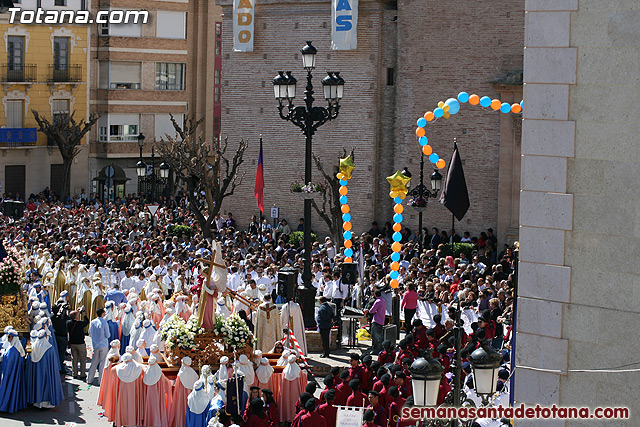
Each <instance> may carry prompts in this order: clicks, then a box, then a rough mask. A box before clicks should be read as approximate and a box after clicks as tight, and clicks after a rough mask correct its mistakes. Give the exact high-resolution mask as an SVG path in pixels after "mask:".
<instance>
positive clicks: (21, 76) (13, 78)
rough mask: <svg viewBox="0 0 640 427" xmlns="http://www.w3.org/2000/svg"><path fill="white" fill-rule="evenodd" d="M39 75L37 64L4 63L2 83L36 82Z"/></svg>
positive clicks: (0, 76)
mask: <svg viewBox="0 0 640 427" xmlns="http://www.w3.org/2000/svg"><path fill="white" fill-rule="evenodd" d="M37 76H38V67H37V65H35V64H13V65H9V64H3V65H2V75H0V79H1V80H2V83H25V82H35V81H36V78H37Z"/></svg>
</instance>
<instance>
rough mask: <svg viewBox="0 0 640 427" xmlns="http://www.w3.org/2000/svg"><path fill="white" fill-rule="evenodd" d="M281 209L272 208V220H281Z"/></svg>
mask: <svg viewBox="0 0 640 427" xmlns="http://www.w3.org/2000/svg"><path fill="white" fill-rule="evenodd" d="M279 214H280V208H276V207H272V208H271V218H280V216H279Z"/></svg>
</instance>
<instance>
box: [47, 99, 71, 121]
mask: <svg viewBox="0 0 640 427" xmlns="http://www.w3.org/2000/svg"><path fill="white" fill-rule="evenodd" d="M51 113H52V116H53V122H54V123H57V122H58V120H66V119H67V118H68V117H69V114H70V111H69V100H68V99H54V100H53V111H52V112H51Z"/></svg>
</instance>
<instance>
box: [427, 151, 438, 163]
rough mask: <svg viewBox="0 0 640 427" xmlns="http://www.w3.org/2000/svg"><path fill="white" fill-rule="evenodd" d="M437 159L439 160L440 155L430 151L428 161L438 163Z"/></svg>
mask: <svg viewBox="0 0 640 427" xmlns="http://www.w3.org/2000/svg"><path fill="white" fill-rule="evenodd" d="M438 160H440V157H438V155H437V154H436V153H431V154H430V155H429V161H430V162H431V163H438Z"/></svg>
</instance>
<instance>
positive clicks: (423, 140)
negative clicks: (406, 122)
mask: <svg viewBox="0 0 640 427" xmlns="http://www.w3.org/2000/svg"><path fill="white" fill-rule="evenodd" d="M418 142H419V143H420V145H421V146H423V147H424V146H425V145H429V138H427V137H426V136H421V137H420V139H419V140H418Z"/></svg>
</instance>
